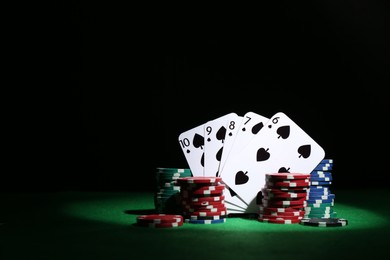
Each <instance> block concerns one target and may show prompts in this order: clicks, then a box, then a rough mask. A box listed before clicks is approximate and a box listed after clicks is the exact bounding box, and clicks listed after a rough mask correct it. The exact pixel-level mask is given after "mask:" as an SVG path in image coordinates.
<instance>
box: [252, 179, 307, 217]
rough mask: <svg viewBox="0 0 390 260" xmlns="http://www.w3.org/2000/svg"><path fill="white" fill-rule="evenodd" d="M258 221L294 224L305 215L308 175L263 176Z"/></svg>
mask: <svg viewBox="0 0 390 260" xmlns="http://www.w3.org/2000/svg"><path fill="white" fill-rule="evenodd" d="M265 178H266V181H265V186H264V188H263V189H262V190H261V191H262V196H263V197H262V199H261V203H260V211H259V216H258V220H259V221H260V222H267V223H276V224H296V223H299V222H300V220H301V219H302V218H303V217H304V215H305V207H306V206H307V199H308V192H309V186H310V174H308V173H307V174H306V173H270V174H266V176H265Z"/></svg>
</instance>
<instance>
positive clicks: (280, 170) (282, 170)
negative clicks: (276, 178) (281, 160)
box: [278, 167, 290, 173]
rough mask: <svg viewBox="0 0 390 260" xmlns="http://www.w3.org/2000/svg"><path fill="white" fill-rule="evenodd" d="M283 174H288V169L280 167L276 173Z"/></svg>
mask: <svg viewBox="0 0 390 260" xmlns="http://www.w3.org/2000/svg"><path fill="white" fill-rule="evenodd" d="M283 172H290V167H289V168H288V169H286V167H282V168H280V169H279V171H278V173H283Z"/></svg>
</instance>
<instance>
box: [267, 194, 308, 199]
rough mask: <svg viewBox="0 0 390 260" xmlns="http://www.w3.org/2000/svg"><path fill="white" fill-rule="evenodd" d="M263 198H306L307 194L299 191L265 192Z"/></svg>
mask: <svg viewBox="0 0 390 260" xmlns="http://www.w3.org/2000/svg"><path fill="white" fill-rule="evenodd" d="M263 198H266V199H275V200H289V199H305V200H307V199H308V198H309V194H305V193H301V194H299V195H298V194H297V193H293V192H291V193H285V194H281V193H280V194H272V193H265V195H264V196H263Z"/></svg>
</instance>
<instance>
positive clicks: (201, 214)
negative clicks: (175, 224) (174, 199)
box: [183, 210, 227, 217]
mask: <svg viewBox="0 0 390 260" xmlns="http://www.w3.org/2000/svg"><path fill="white" fill-rule="evenodd" d="M183 213H184V212H183ZM183 215H184V216H198V217H213V216H223V215H227V211H226V210H219V211H192V212H186V213H185V214H183Z"/></svg>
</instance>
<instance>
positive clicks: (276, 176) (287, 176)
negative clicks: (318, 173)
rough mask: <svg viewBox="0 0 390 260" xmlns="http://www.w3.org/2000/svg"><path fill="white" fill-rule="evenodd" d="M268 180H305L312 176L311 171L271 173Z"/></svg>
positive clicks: (267, 175)
mask: <svg viewBox="0 0 390 260" xmlns="http://www.w3.org/2000/svg"><path fill="white" fill-rule="evenodd" d="M265 177H266V180H305V179H308V178H309V177H310V174H309V173H269V174H266V175H265Z"/></svg>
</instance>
